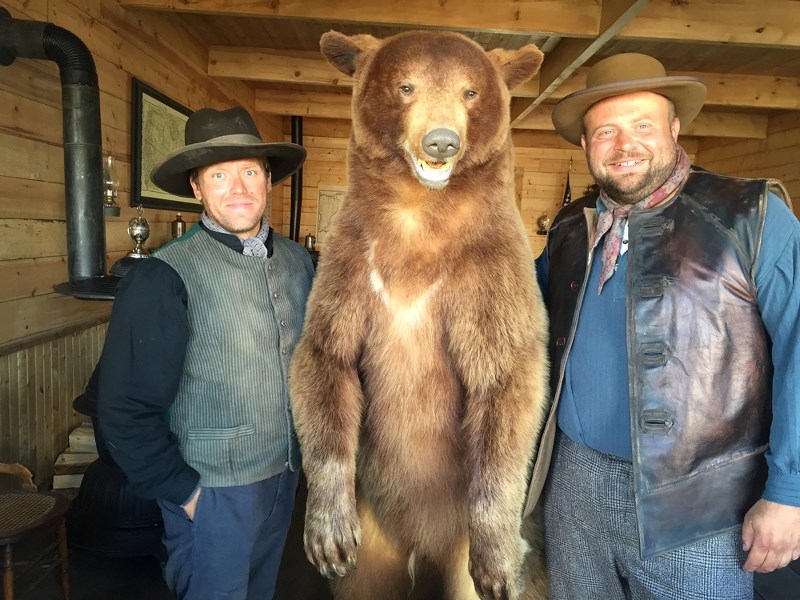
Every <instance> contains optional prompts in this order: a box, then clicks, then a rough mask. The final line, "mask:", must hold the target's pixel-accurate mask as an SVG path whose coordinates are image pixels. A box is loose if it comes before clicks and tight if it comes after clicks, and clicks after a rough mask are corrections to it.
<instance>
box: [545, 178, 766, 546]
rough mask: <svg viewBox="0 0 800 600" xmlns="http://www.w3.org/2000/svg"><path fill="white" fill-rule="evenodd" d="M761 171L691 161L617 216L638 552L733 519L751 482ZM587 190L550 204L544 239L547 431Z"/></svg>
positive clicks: (758, 424)
mask: <svg viewBox="0 0 800 600" xmlns="http://www.w3.org/2000/svg"><path fill="white" fill-rule="evenodd" d="M769 184H770V182H768V181H764V180H745V179H738V178H732V177H725V176H720V175H716V174H712V173H707V172H703V171H697V170H693V172H692V173H691V174H690V176H689V178H688V179H687V182H686V184H685V185H684V187H683V190H682V191H681V193H680V194H679V195H678V196H676V197H675V198H673V199H672V200H671V201H669V202H667V203H666V204H664V205H661V206H658V207H656V208H654V209H651V210H647V211H640V212H634V213H632V214H631V215H630V218H629V222H628V241H629V251H628V267H627V280H626V288H627V293H626V295H627V352H628V382H629V394H630V412H631V434H632V451H633V471H634V482H633V483H634V492H635V500H636V510H637V517H638V526H639V541H640V549H641V554H642V557H643V558H647V557H648V556H653V555H655V554H658V553H660V552H664V551H667V550H670V549H673V548H677V547H679V546H682V545H684V544H687V543H691V542H693V541H696V540H698V539H702V538H704V537H708V536H710V535H714V534H716V533H719V532H721V531H724V530H727V529H730V528H733V527H737V526H739V525H741V523H742V520H743V517H744V514H745V513H746V511H747V510H748V509H749V508H750V507H751V506H752V505H753V504H754V503H755V501H756V500H757V499H758V498H759V497H760V496H761V493H762V492H763V486H764V481H765V478H766V462H765V460H764V457H763V455H764V452H765V450H766V449H767V444H768V440H769V428H770V423H771V384H772V362H771V358H770V341H769V338H768V336H767V333H766V331H765V330H764V327H763V324H762V322H761V318H760V315H759V312H758V305H757V302H756V289H755V284H754V273H755V265H756V261H757V259H758V253H759V248H760V242H761V232H762V228H763V224H764V214H765V210H766V198H767V190H768V187H769ZM596 199H597V195H596V194H593V195H590V196H586V197H584V198H581V199H580V200H578V201H576V202H574V203H572V204H571V205H569V206H568V207H566V208H565V209H564V210H562V211H561V212H560V213H559V214H558V216H557V217H556V219H555V221H554V223H553V226H552V227H551V229H550V233H549V238H548V246H547V249H548V255H549V259H550V278H549V289H548V293H547V303H548V308H549V310H550V318H551V340H550V357H551V361H552V362H551V364H552V365H553V366H554V368H553V370H552V381H551V386H552V387H551V389H552V390H555V400H556V401H555V402H554V403H553V404H554V406H553V409H552V414H551V418H550V419H549V421H548V425H547V426H548V427H549V428H551V429H552V430H553V431H554V429H555V411H556V409H557V399H558V397H559V396H560V390H561V385H562V383H563V373H564V367H565V363H566V358H567V356H568V354H569V349H570V346H571V338H572V336H573V335H574V332H575V329H576V326H577V318H578V314H579V312H580V304H581V303H582V301H583V298H584V292H585V288H586V280H587V278H588V272H587V257H588V256H589V238H590V233H589V232H590V231H593V230H594V227H593V223H591V225H590V223H589V222H590V221H591V218H588V219H587V216H588V217H592V216H593V214H594V213H593V210H592V209H594V207H595V202H596ZM585 209H590V210H585ZM598 383H600V382H598ZM548 437H549V438H550V440H549V443H552V437H553V434H552V432H551V433H550V435H549V436H548V432H545V434H543V440H544V442H543V445H546V444H547V443H548V439H547V438H548ZM549 454H550V448H547V449H546V452H545V454H544V457H547V459H548V460H549ZM543 460H544V459H543ZM539 463H540V461H538V460H537V469H539V470H540V471H541V469H543V468H544V469H546V465H540V464H539ZM536 479H538V480H539V482H540V483H541V480H542V476H541V473H540V474H539V476H538V477H537V476H536V473H534V480H536ZM533 488H534V485H532V491H534V492H536V490H534V489H533ZM536 495H538V492H536Z"/></svg>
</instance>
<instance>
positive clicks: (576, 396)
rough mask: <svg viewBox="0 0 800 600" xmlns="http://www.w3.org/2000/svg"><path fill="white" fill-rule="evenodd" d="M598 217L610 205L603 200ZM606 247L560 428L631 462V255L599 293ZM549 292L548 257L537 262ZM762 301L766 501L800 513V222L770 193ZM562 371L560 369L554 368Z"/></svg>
mask: <svg viewBox="0 0 800 600" xmlns="http://www.w3.org/2000/svg"><path fill="white" fill-rule="evenodd" d="M597 210H598V213H599V212H602V211H603V210H605V206H604V205H603V203H602V202H601V201H600V200H599V199H598V201H597ZM602 246H603V243H602V241H601V242H600V243H599V244H598V245H597V248H596V249H595V250H594V257H593V259H592V269H591V273H590V275H589V281H588V283H587V287H586V294H585V296H584V300H583V305H582V307H581V314H580V319H579V320H578V328H577V331H576V333H575V339H574V342H573V345H572V349H571V352H570V354H569V358H568V360H567V364H566V371H565V375H564V382H563V385H562V389H561V399H560V401H559V408H558V425H559V427H560V428H561V430H562V431H563V432H564V433H566V434H567V435H568V436H569V437H570V438H572V439H574V440H576V441H579V442H581V443H583V444H585V445H586V446H588V447H590V448H594V449H595V450H599V451H600V452H605V453H608V454H613V455H616V456H619V457H622V458H625V459H627V460H631V429H630V402H629V396H628V371H627V365H628V355H627V344H626V328H625V323H626V309H625V279H626V277H625V272H626V269H627V265H628V257H627V254H622V255H621V256H620V257H619V260H618V265H617V269H616V272H615V273H614V274H613V275H612V277H611V279H609V280H608V281H606V283H605V285H604V287H603V292H602V294H600V295H598V294H597V286H598V280H599V277H600V265H601V258H600V253H601V252H602ZM537 269H539V272H538V279H539V282H540V285H542V286H543V291H545V292H546V285H545V283H546V281H547V269H548V262H547V255H546V253H545V254H543V255H542V256H541V257H540V259H539V260H537ZM755 280H756V288H757V289H756V295H757V302H758V307H759V311H760V313H761V319H762V321H763V323H764V327H765V328H766V331H767V333H768V334H769V337H770V339H771V341H772V363H773V365H774V369H775V371H774V377H773V384H772V405H773V408H772V413H773V417H772V419H773V420H772V426H771V431H770V448H769V450H768V451H767V453H766V459H767V464H768V466H769V475H768V479H767V486H766V490H765V492H764V495H763V498H764V499H766V500H771V501H773V502H780V503H782V504H789V505H792V506H800V399H799V398H798V380H799V379H800V344H798V342H800V319H798V317H799V316H800V290H798V289H796V286H795V282H800V223H799V222H798V220H797V219H796V218H795V216H794V214H793V213H792V212H791V211H790V210H789V208H788V207H787V206H786V205H785V204H784V203H783V202H782V201H781V200H780V199H779V198H778V197H776V196H774V195H772V194H770V195H769V200H768V203H767V214H766V222H765V224H764V234H763V237H762V244H761V252H760V254H759V257H758V263H757V265H756V273H755ZM554 368H557V365H554Z"/></svg>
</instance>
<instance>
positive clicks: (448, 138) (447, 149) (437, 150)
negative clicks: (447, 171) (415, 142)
mask: <svg viewBox="0 0 800 600" xmlns="http://www.w3.org/2000/svg"><path fill="white" fill-rule="evenodd" d="M422 148H423V149H424V150H425V153H426V154H427V155H428V156H430V157H432V158H434V159H436V160H443V159H445V158H450V157H451V156H454V155H455V154H457V153H458V150H459V148H461V138H460V137H458V134H457V133H456V132H455V131H453V130H452V129H447V128H445V127H438V128H436V129H433V130H432V131H429V132H428V133H427V134H426V135H425V137H424V138H422Z"/></svg>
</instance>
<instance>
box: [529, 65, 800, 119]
mask: <svg viewBox="0 0 800 600" xmlns="http://www.w3.org/2000/svg"><path fill="white" fill-rule="evenodd" d="M545 62H547V59H546V58H545ZM588 71H589V69H588V68H587V67H581V68H580V69H577V70H576V71H575V73H574V74H573V75H572V77H570V78H569V79H568V80H567V81H565V82H564V83H563V84H562V85H561V86H559V88H558V89H557V90H556V91H554V92H553V94H552V95H551V96H550V100H560V99H561V98H564V97H565V96H568V95H569V94H571V93H573V92H577V91H578V90H582V89H584V88H585V87H586V73H587V72H588ZM667 75H675V76H685V77H696V78H697V79H699V80H701V81H702V82H703V83H705V84H706V87H707V88H708V97H707V98H706V103H705V106H730V107H739V108H745V107H750V108H757V109H776V110H800V78H798V77H778V76H774V75H738V74H724V75H723V74H720V73H698V72H693V71H668V72H667Z"/></svg>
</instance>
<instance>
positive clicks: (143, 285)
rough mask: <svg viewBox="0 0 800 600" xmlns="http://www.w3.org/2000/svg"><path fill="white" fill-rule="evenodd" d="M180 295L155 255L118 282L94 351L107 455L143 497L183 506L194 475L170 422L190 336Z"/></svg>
mask: <svg viewBox="0 0 800 600" xmlns="http://www.w3.org/2000/svg"><path fill="white" fill-rule="evenodd" d="M187 302H188V300H187V293H186V288H185V286H184V284H183V281H182V280H181V278H180V276H179V275H178V274H177V272H175V270H174V269H173V268H172V267H171V266H169V265H168V264H167V263H165V262H164V261H162V260H159V259H158V258H155V257H151V258H148V259H147V260H143V261H142V262H140V263H139V264H137V265H136V266H135V267H133V268H132V269H131V270H130V271H129V272H128V274H127V275H126V276H125V277H124V278H123V279H122V281H121V282H120V284H119V286H118V288H117V292H116V295H115V300H114V306H113V309H112V312H111V320H110V322H109V327H108V334H107V336H106V342H105V346H104V347H103V353H102V355H101V357H100V363H99V366H98V369H99V381H98V399H97V401H98V407H97V408H98V425H99V427H100V430H101V433H102V435H103V437H104V439H105V440H106V444H107V446H108V450H109V452H110V453H111V456H112V457H113V458H114V460H115V461H116V462H117V464H118V465H119V466H120V468H121V469H122V470H123V472H124V473H125V475H126V476H127V478H128V480H129V481H130V483H131V485H132V486H133V489H134V490H135V491H136V493H137V494H139V495H140V496H142V497H144V498H160V499H165V500H168V501H170V502H173V503H175V504H183V503H184V502H185V501H186V500H188V498H189V496H190V495H191V493H192V492H193V491H194V489H195V488H196V486H197V484H198V482H199V480H200V476H199V475H198V473H197V472H196V471H195V470H194V469H193V468H191V467H190V466H189V465H187V464H186V462H185V461H184V460H183V457H182V456H181V453H180V447H179V443H178V440H177V438H176V437H175V436H174V435H173V434H172V432H171V431H170V428H169V408H170V406H171V405H172V403H173V401H174V399H175V395H176V393H177V391H178V386H179V384H180V380H181V376H182V373H183V365H184V359H185V357H186V346H187V342H188V339H189V322H188V318H187Z"/></svg>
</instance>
